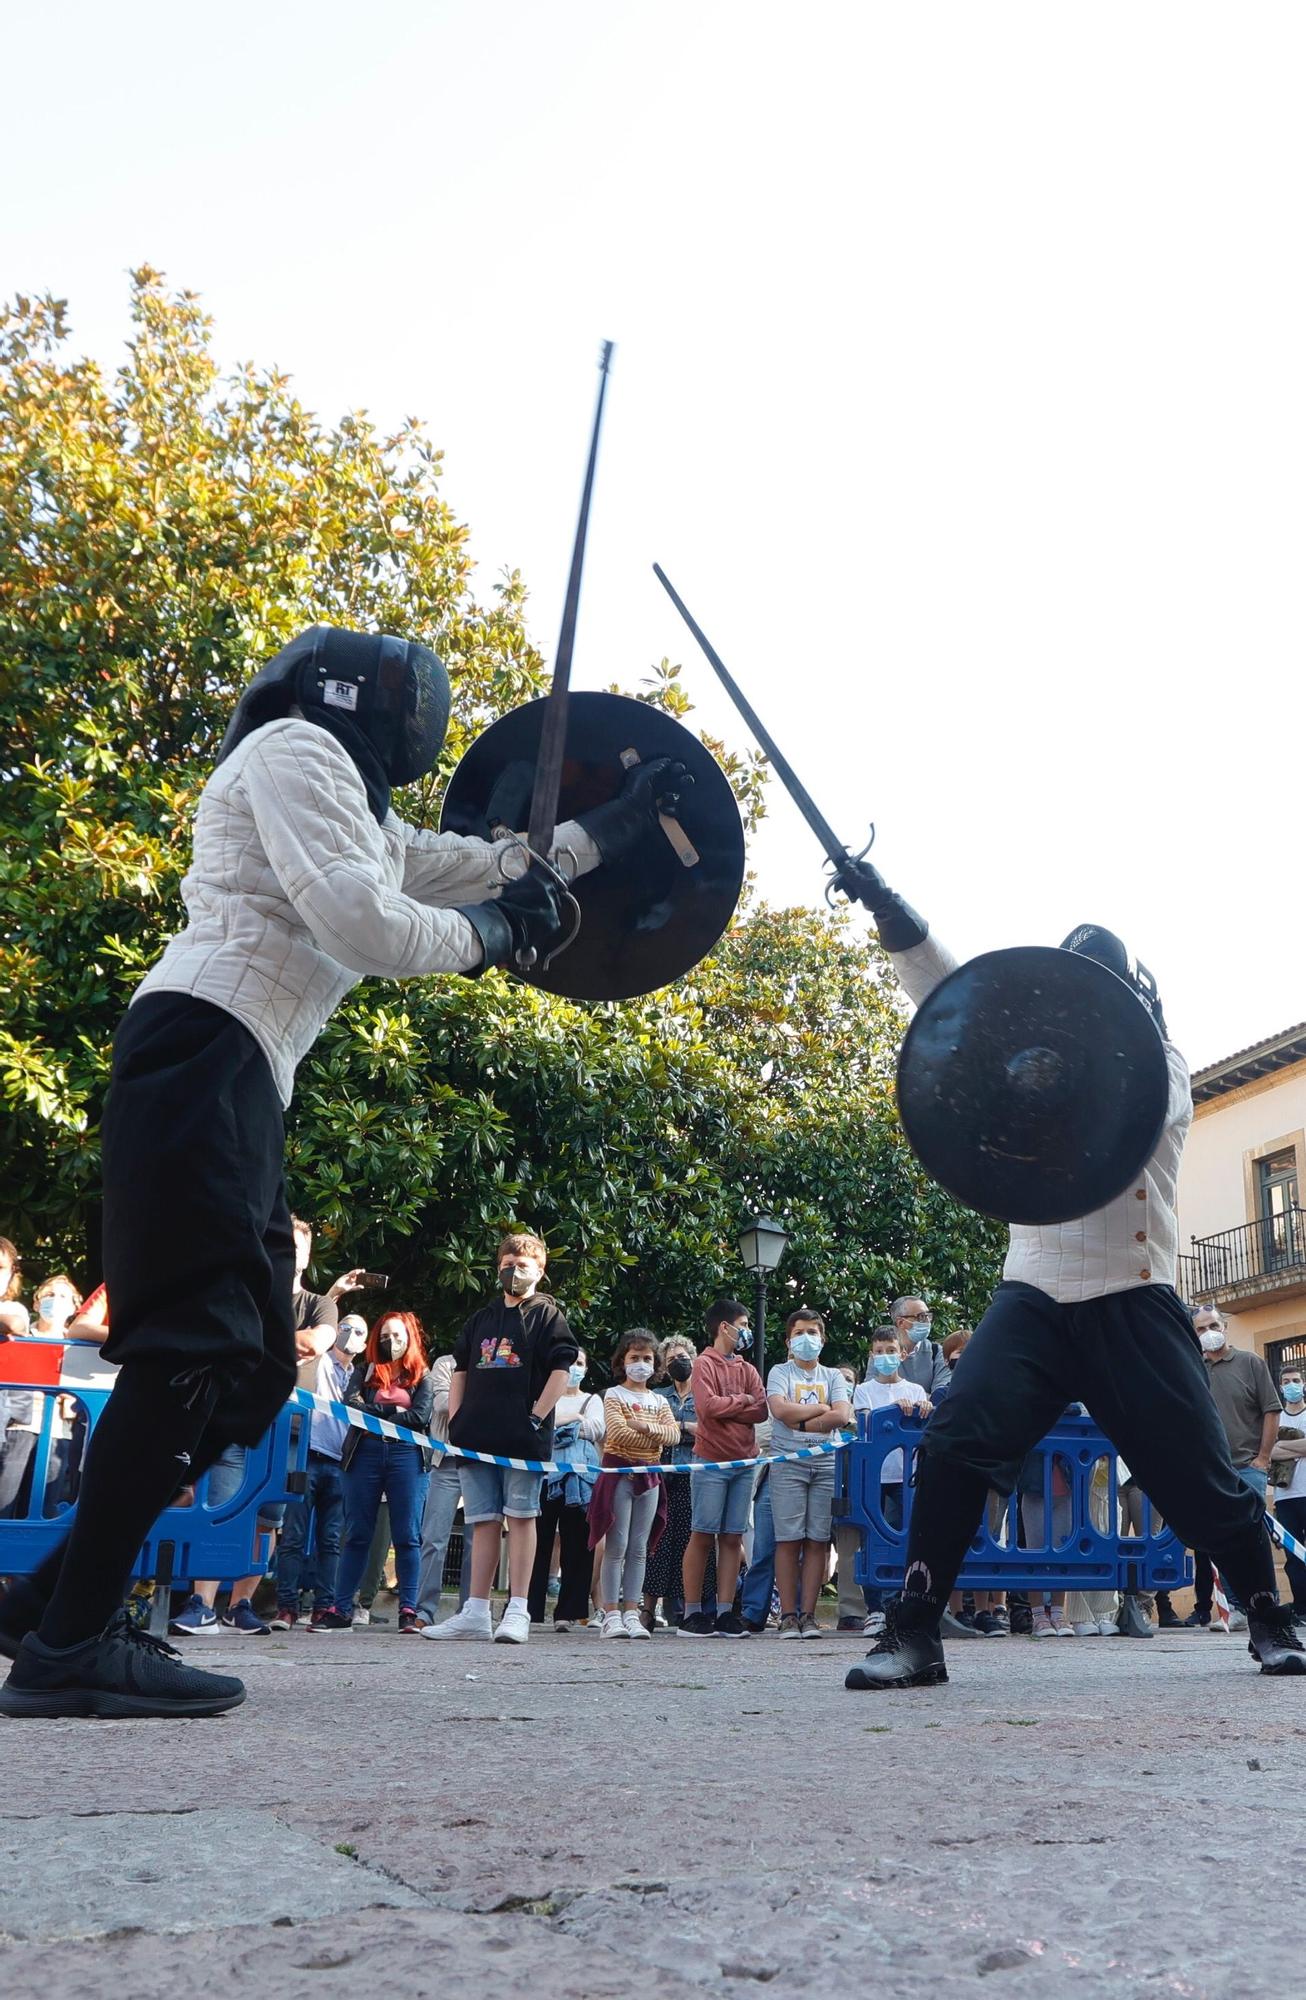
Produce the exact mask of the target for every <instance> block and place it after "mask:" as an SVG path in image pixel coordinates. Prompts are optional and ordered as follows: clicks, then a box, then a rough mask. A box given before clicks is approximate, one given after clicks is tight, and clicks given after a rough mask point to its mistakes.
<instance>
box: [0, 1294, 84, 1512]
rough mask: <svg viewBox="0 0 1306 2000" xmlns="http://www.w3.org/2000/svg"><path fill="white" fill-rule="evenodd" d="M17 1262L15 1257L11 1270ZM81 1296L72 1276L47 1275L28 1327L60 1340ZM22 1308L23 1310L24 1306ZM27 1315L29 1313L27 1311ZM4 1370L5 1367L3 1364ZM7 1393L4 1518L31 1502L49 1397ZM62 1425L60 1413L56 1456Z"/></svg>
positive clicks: (1, 1453)
mask: <svg viewBox="0 0 1306 2000" xmlns="http://www.w3.org/2000/svg"><path fill="white" fill-rule="evenodd" d="M13 1268H14V1267H13V1264H12V1263H11V1265H10V1272H11V1274H12V1271H13ZM81 1302H82V1295H81V1293H80V1292H79V1291H78V1289H77V1287H76V1285H74V1283H73V1281H72V1279H71V1278H66V1277H63V1276H62V1275H60V1276H57V1277H52V1278H47V1279H46V1280H45V1282H44V1283H43V1284H40V1285H38V1286H37V1288H36V1293H35V1296H34V1297H33V1300H32V1315H33V1316H32V1320H31V1325H30V1332H31V1333H32V1334H39V1335H43V1336H44V1337H45V1338H47V1339H52V1340H58V1339H59V1338H60V1337H61V1336H62V1334H63V1332H64V1329H65V1327H66V1326H67V1325H68V1322H69V1320H71V1319H72V1318H73V1316H74V1314H75V1313H76V1311H77V1309H78V1307H79V1306H80V1305H81ZM18 1311H19V1312H23V1309H22V1307H21V1306H20V1307H19V1308H18ZM23 1319H24V1321H25V1320H26V1319H27V1315H26V1313H25V1312H23ZM25 1330H27V1329H25ZM0 1373H3V1368H2V1367H0ZM7 1398H8V1411H7V1421H6V1424H5V1428H4V1434H3V1443H2V1444H0V1520H3V1519H4V1518H5V1517H6V1516H10V1515H21V1514H25V1513H26V1512H27V1511H28V1508H29V1506H30V1505H31V1484H32V1481H31V1475H32V1466H33V1462H34V1459H35V1456H36V1445H37V1440H38V1438H39V1437H40V1435H41V1425H42V1423H43V1421H44V1416H45V1397H44V1396H43V1395H42V1394H41V1392H40V1390H39V1389H30V1390H29V1389H10V1390H9V1391H8V1392H7ZM61 1427H62V1428H66V1426H61V1423H60V1419H59V1418H58V1417H57V1416H56V1419H55V1436H56V1439H57V1440H58V1441H57V1443H56V1445H55V1447H54V1453H53V1456H55V1457H56V1458H57V1456H58V1455H59V1449H60V1445H61V1444H63V1443H65V1442H66V1440H64V1439H62V1438H60V1437H59V1432H60V1429H61Z"/></svg>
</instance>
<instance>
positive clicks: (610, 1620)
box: [599, 1611, 630, 1639]
mask: <svg viewBox="0 0 1306 2000" xmlns="http://www.w3.org/2000/svg"><path fill="white" fill-rule="evenodd" d="M599 1637H600V1639H629V1637H630V1634H629V1632H628V1631H627V1630H626V1626H625V1621H624V1620H623V1618H622V1616H621V1613H620V1612H619V1611H600V1613H599Z"/></svg>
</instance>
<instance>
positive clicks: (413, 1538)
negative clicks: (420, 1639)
mask: <svg viewBox="0 0 1306 2000" xmlns="http://www.w3.org/2000/svg"><path fill="white" fill-rule="evenodd" d="M429 1477H430V1475H429V1473H428V1472H427V1470H426V1467H425V1466H424V1465H423V1464H422V1453H421V1449H420V1447H419V1446H418V1445H415V1444H400V1443H399V1441H398V1440H397V1439H395V1438H379V1437H370V1436H369V1435H368V1434H367V1432H366V1431H364V1432H363V1433H361V1435H360V1436H359V1440H358V1445H357V1448H356V1450H355V1452H354V1456H353V1458H352V1460H351V1461H350V1463H349V1464H348V1465H347V1466H346V1467H345V1469H344V1474H343V1483H344V1489H345V1541H344V1547H343V1548H342V1549H341V1551H340V1567H339V1569H338V1571H337V1573H336V1604H337V1605H338V1607H339V1609H340V1610H341V1611H350V1610H352V1609H353V1603H354V1598H355V1596H356V1595H357V1592H358V1586H359V1584H360V1583H361V1581H362V1577H363V1571H364V1570H365V1569H366V1568H367V1552H368V1550H369V1548H370V1547H371V1546H372V1530H373V1529H374V1528H375V1526H376V1513H377V1508H378V1507H379V1506H380V1505H381V1497H382V1495H383V1494H384V1496H385V1498H386V1499H387V1500H388V1501H389V1503H390V1537H391V1540H392V1541H393V1543H394V1551H395V1572H396V1575H397V1576H398V1579H399V1608H400V1610H401V1611H408V1610H415V1609H416V1607H417V1580H418V1573H419V1571H420V1569H421V1561H422V1509H423V1507H424V1506H425V1505H426V1486H427V1481H428V1479H429Z"/></svg>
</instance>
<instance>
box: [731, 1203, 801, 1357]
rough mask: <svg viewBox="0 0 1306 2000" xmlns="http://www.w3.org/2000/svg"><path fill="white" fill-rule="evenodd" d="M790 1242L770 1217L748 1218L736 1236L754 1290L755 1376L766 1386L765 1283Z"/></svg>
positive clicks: (773, 1218)
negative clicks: (755, 1297)
mask: <svg viewBox="0 0 1306 2000" xmlns="http://www.w3.org/2000/svg"><path fill="white" fill-rule="evenodd" d="M788 1242H789V1237H788V1235H787V1233H786V1231H785V1230H784V1229H783V1228H782V1227H781V1225H780V1224H779V1223H778V1222H777V1221H776V1220H775V1217H774V1216H771V1215H754V1216H750V1217H749V1219H748V1221H747V1222H746V1223H745V1224H744V1226H743V1228H742V1229H741V1230H740V1232H739V1255H740V1258H741V1260H742V1262H743V1266H744V1269H745V1270H746V1271H751V1272H752V1274H753V1282H754V1284H755V1285H756V1287H757V1300H756V1305H755V1308H754V1312H753V1317H754V1319H755V1320H756V1322H757V1335H756V1346H755V1350H754V1351H755V1353H756V1355H757V1372H758V1374H759V1375H760V1376H761V1378H762V1382H763V1385H764V1386H765V1383H766V1281H767V1279H768V1277H769V1276H770V1275H771V1273H772V1271H774V1270H775V1268H776V1265H777V1264H778V1263H779V1262H780V1259H781V1258H782V1257H783V1256H784V1253H785V1248H786V1246H787V1244H788Z"/></svg>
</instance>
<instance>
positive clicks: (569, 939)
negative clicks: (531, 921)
mask: <svg viewBox="0 0 1306 2000" xmlns="http://www.w3.org/2000/svg"><path fill="white" fill-rule="evenodd" d="M517 849H520V850H521V852H522V853H523V854H524V855H525V856H526V865H527V867H528V868H529V867H535V868H538V869H539V870H540V873H541V874H543V875H547V876H548V878H549V880H550V882H552V884H553V886H554V888H555V889H556V890H557V891H558V892H559V895H560V897H561V899H562V901H563V902H564V903H565V904H566V906H567V908H568V910H569V911H570V913H571V929H570V930H569V931H568V933H567V935H566V937H565V938H564V939H563V940H562V943H561V944H555V945H554V947H553V950H552V951H551V952H549V953H548V954H547V955H546V956H545V957H544V958H541V957H540V954H539V953H538V951H537V950H536V949H535V946H534V945H529V946H528V947H527V949H526V950H525V951H519V952H515V953H514V954H513V965H514V966H515V968H516V970H517V971H518V972H523V973H524V972H534V971H535V970H536V968H537V967H538V968H539V970H540V971H541V972H547V971H548V969H549V967H550V966H551V965H552V964H553V961H554V959H555V958H560V957H561V956H562V954H563V952H564V951H566V950H567V949H568V948H569V947H570V946H571V945H573V944H575V942H576V939H577V938H578V937H579V935H580V926H581V914H580V904H579V903H578V902H577V900H576V897H575V893H574V892H573V890H572V886H571V885H572V882H573V881H574V880H575V875H577V874H579V873H580V864H579V861H578V860H577V857H576V854H575V853H574V851H573V850H572V849H571V848H570V847H560V848H558V849H557V850H556V852H557V854H558V857H559V859H561V858H562V857H563V856H566V858H567V859H568V860H569V861H570V862H571V864H572V868H573V870H574V871H575V874H573V875H572V876H571V877H568V876H566V875H564V874H563V872H562V870H561V869H560V868H558V867H556V866H555V865H554V863H553V862H552V861H551V860H549V859H548V858H547V856H545V855H543V854H537V853H536V851H535V849H534V848H533V847H532V846H531V844H530V842H529V840H526V839H525V838H523V836H522V835H521V834H515V835H514V836H513V838H512V839H510V840H508V841H505V843H504V852H505V856H506V855H507V854H510V853H513V852H514V851H516V850H517ZM499 874H500V877H501V879H502V882H503V885H504V887H505V888H506V887H507V885H508V883H509V882H511V881H513V880H515V879H516V878H515V877H513V876H510V875H507V874H505V873H504V870H503V867H502V864H500V868H499Z"/></svg>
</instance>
